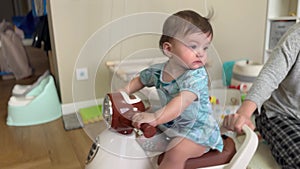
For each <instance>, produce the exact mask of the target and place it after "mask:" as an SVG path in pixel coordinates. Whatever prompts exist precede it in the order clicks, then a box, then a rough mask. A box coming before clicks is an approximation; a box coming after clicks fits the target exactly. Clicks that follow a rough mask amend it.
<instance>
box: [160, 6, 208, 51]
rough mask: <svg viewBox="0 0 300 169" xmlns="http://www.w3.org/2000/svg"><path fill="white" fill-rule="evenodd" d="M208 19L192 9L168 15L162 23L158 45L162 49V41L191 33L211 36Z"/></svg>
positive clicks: (179, 37)
mask: <svg viewBox="0 0 300 169" xmlns="http://www.w3.org/2000/svg"><path fill="white" fill-rule="evenodd" d="M209 19H210V18H209V17H203V16H201V15H199V14H198V13H196V12H194V11H192V10H183V11H179V12H177V13H175V14H173V15H171V16H169V17H168V18H167V19H166V21H165V23H164V25H163V31H162V36H161V38H160V41H159V47H160V48H161V49H162V48H163V47H162V46H163V43H164V42H170V41H171V40H172V39H174V38H176V39H178V40H180V39H181V38H183V37H185V36H187V35H189V34H193V33H199V32H201V33H204V34H207V36H208V37H209V36H211V37H213V29H212V26H211V24H210V23H209Z"/></svg>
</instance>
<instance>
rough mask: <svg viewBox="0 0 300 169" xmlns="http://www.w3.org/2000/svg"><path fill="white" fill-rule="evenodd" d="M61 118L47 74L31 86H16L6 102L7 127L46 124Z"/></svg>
mask: <svg viewBox="0 0 300 169" xmlns="http://www.w3.org/2000/svg"><path fill="white" fill-rule="evenodd" d="M60 116H61V106H60V102H59V99H58V95H57V91H56V88H55V84H54V80H53V77H52V76H51V75H49V74H47V73H45V74H44V75H43V76H41V77H40V78H39V79H38V80H37V82H36V83H34V84H33V85H27V86H21V85H16V86H15V87H14V89H13V94H12V96H11V97H10V99H9V101H8V116H7V122H6V124H7V125H9V126H28V125H36V124H41V123H46V122H49V121H52V120H55V119H57V118H59V117H60Z"/></svg>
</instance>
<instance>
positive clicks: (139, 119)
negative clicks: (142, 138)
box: [132, 112, 157, 129]
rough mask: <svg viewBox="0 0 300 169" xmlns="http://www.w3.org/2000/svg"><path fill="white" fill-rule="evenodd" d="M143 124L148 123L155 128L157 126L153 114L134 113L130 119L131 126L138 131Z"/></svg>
mask: <svg viewBox="0 0 300 169" xmlns="http://www.w3.org/2000/svg"><path fill="white" fill-rule="evenodd" d="M143 123H148V124H150V125H151V126H153V127H155V126H156V125H157V124H156V116H155V113H147V112H143V113H136V114H135V115H134V116H133V117H132V125H133V126H134V127H135V128H138V129H139V128H140V127H141V124H143Z"/></svg>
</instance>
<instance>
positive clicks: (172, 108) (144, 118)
mask: <svg viewBox="0 0 300 169" xmlns="http://www.w3.org/2000/svg"><path fill="white" fill-rule="evenodd" d="M196 99H197V95H196V94H195V93H193V92H190V91H182V92H180V93H179V94H178V96H176V97H174V98H173V99H172V100H171V101H170V102H169V103H168V104H167V105H166V106H164V107H163V108H161V109H159V110H158V111H156V112H155V113H146V112H144V113H138V114H136V115H135V116H134V117H133V119H132V120H133V125H134V126H135V127H137V128H139V127H140V125H141V124H142V123H149V124H150V125H151V126H154V127H155V126H157V125H159V124H163V123H167V122H169V121H171V120H173V119H175V118H176V117H178V116H179V115H180V114H181V113H182V112H183V111H184V110H185V109H186V108H187V107H188V106H189V105H190V104H191V103H192V102H193V101H194V100H196Z"/></svg>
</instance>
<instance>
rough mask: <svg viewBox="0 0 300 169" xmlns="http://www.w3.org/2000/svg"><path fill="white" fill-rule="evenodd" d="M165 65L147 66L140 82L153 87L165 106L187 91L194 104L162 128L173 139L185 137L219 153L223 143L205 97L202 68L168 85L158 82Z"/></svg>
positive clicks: (167, 83) (206, 79)
mask: <svg viewBox="0 0 300 169" xmlns="http://www.w3.org/2000/svg"><path fill="white" fill-rule="evenodd" d="M165 64H166V63H160V64H155V65H152V66H150V67H149V68H147V69H145V70H143V71H142V72H141V73H140V79H141V82H142V83H143V84H144V85H145V86H147V87H152V86H155V87H156V89H157V92H158V95H159V98H160V101H161V102H162V105H166V104H167V103H169V101H170V100H172V99H173V98H174V97H176V96H177V95H178V94H179V92H181V91H190V92H193V93H195V94H196V95H197V98H198V99H197V100H195V101H194V102H193V103H192V104H191V105H190V106H188V107H187V108H186V109H185V110H184V111H183V112H182V114H181V115H180V116H179V117H177V118H176V119H174V120H172V121H170V122H168V123H165V124H163V125H164V126H165V127H167V128H170V129H172V131H174V132H175V133H176V135H177V136H181V137H185V138H188V139H190V140H193V141H194V142H196V143H198V144H201V145H203V146H206V147H209V148H211V149H217V150H218V151H220V152H221V151H222V150H223V140H222V137H221V132H220V128H219V125H218V123H217V121H216V120H215V119H214V118H213V116H212V114H211V112H212V111H211V105H210V102H209V93H208V75H207V72H206V70H205V68H204V67H201V68H199V69H196V70H187V71H186V72H185V73H184V74H182V75H181V76H179V77H178V78H177V79H175V80H173V81H171V82H164V81H163V80H162V71H163V70H164V66H165Z"/></svg>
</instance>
